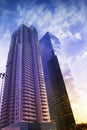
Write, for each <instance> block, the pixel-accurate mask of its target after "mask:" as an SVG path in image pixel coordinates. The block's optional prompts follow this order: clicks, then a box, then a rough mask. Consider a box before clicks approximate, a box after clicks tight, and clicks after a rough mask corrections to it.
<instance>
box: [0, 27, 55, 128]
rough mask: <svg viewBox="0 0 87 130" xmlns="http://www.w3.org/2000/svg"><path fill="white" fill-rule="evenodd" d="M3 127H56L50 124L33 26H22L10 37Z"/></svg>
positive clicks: (2, 113)
mask: <svg viewBox="0 0 87 130" xmlns="http://www.w3.org/2000/svg"><path fill="white" fill-rule="evenodd" d="M7 126H8V127H7ZM0 127H1V128H3V130H10V129H11V130H14V129H15V128H17V130H19V129H20V130H48V129H51V128H52V130H54V128H53V127H54V126H52V124H51V123H50V116H49V109H48V103H47V95H46V89H45V82H44V75H43V69H42V62H41V56H40V51H39V45H38V36H37V30H36V29H35V28H34V27H33V26H30V27H29V28H28V27H27V26H25V25H21V26H20V27H19V28H18V30H17V31H15V32H14V33H13V35H12V38H11V46H10V50H9V54H8V60H7V65H6V78H5V85H4V93H3V101H2V110H1V120H0ZM23 128H24V129H23Z"/></svg>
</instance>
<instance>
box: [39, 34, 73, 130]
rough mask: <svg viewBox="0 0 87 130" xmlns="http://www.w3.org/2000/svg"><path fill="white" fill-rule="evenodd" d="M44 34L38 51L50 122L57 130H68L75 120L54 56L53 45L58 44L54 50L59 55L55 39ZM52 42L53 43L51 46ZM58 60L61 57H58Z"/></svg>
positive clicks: (71, 127)
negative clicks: (40, 58)
mask: <svg viewBox="0 0 87 130" xmlns="http://www.w3.org/2000/svg"><path fill="white" fill-rule="evenodd" d="M50 36H52V35H50V34H49V33H46V34H45V35H44V36H43V37H42V38H41V40H40V50H41V57H42V63H43V70H44V76H45V82H46V89H47V96H48V102H49V109H50V116H51V120H52V121H55V122H56V126H57V130H68V129H69V130H70V129H74V127H75V120H74V117H73V113H72V110H71V106H70V102H69V98H68V95H67V91H66V86H65V83H64V80H63V76H62V73H61V69H60V66H59V63H58V60H57V57H56V56H55V54H54V48H53V47H54V46H55V45H53V44H56V43H57V44H58V45H56V47H58V46H59V47H58V48H56V47H55V50H57V51H58V50H59V54H61V53H60V52H61V49H60V44H59V41H58V39H57V38H54V37H53V36H52V37H50ZM52 41H55V42H53V44H52ZM60 58H62V57H61V55H60Z"/></svg>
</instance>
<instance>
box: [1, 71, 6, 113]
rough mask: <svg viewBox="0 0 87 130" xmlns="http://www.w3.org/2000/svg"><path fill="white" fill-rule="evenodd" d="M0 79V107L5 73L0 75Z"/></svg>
mask: <svg viewBox="0 0 87 130" xmlns="http://www.w3.org/2000/svg"><path fill="white" fill-rule="evenodd" d="M0 78H1V79H2V82H1V90H0V105H1V104H2V95H3V88H4V79H5V73H0ZM0 111H1V107H0Z"/></svg>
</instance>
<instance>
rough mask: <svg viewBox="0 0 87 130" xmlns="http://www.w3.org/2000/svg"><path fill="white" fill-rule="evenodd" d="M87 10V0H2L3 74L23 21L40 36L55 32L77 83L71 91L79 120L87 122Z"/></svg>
mask: <svg viewBox="0 0 87 130" xmlns="http://www.w3.org/2000/svg"><path fill="white" fill-rule="evenodd" d="M86 12H87V0H32V1H31V0H0V73H2V72H5V66H6V61H7V55H8V51H9V46H10V40H11V34H12V33H13V32H14V31H15V30H16V29H17V28H18V27H19V26H20V24H23V23H24V24H26V25H27V26H30V25H33V26H35V27H36V28H37V31H38V37H39V39H40V38H41V37H42V36H43V35H44V34H45V33H46V32H48V31H49V32H51V33H52V34H54V35H55V36H56V37H58V38H59V40H60V43H61V48H62V51H63V54H64V55H65V56H66V62H67V64H68V65H69V68H70V71H71V75H72V77H73V84H75V85H73V84H69V85H70V86H71V88H73V87H74V88H75V89H74V90H75V92H74V91H73V90H72V89H70V88H68V93H69V94H70V93H72V94H71V97H70V98H71V99H70V101H71V104H72V108H73V113H74V116H75V120H76V122H77V123H82V122H83V123H87V102H86V99H87V78H86V77H87V13H86ZM0 86H1V79H0ZM75 93H76V95H77V96H75Z"/></svg>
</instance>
